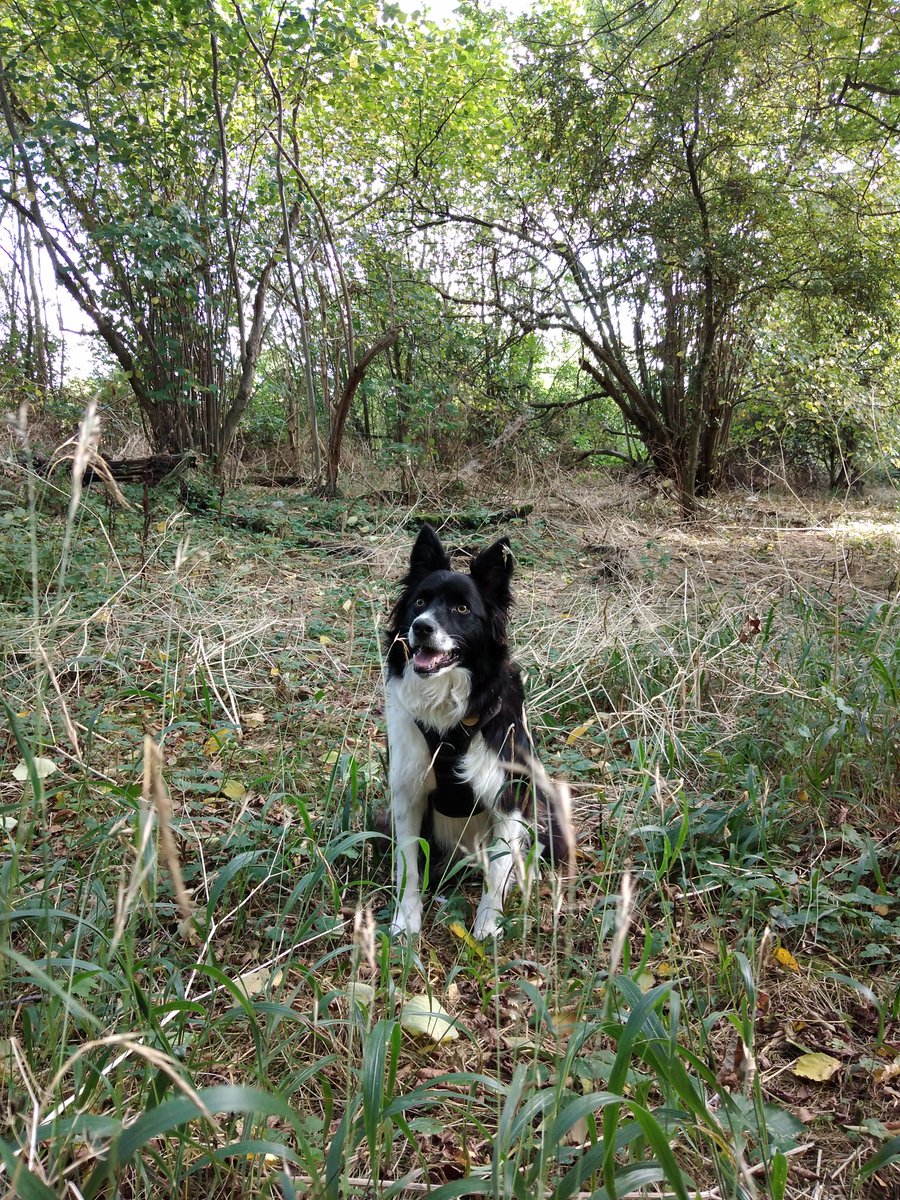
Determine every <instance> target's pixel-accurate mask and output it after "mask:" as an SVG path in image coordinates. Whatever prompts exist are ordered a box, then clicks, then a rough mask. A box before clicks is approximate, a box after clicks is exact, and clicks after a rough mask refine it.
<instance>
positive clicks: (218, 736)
mask: <svg viewBox="0 0 900 1200" xmlns="http://www.w3.org/2000/svg"><path fill="white" fill-rule="evenodd" d="M232 732H233V731H232V730H231V729H217V730H216V732H215V733H211V734H210V735H209V737H208V738H207V739H206V741H205V742H204V743H203V753H204V754H205V755H206V757H207V758H214V757H215V755H217V754H218V753H219V752H220V751H221V750H223V749H224V747H225V745H226V743H227V742H228V741H229V740H230V738H231V736H232Z"/></svg>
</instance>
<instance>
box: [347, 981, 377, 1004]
mask: <svg viewBox="0 0 900 1200" xmlns="http://www.w3.org/2000/svg"><path fill="white" fill-rule="evenodd" d="M347 996H348V997H349V998H350V999H351V1000H353V1001H354V1003H356V1004H358V1005H361V1006H362V1007H363V1008H371V1007H372V1005H373V1004H374V1003H375V989H374V988H373V987H372V985H371V984H370V983H363V982H362V981H361V980H356V981H355V982H353V983H348V984H347Z"/></svg>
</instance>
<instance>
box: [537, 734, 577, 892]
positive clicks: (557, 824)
mask: <svg viewBox="0 0 900 1200" xmlns="http://www.w3.org/2000/svg"><path fill="white" fill-rule="evenodd" d="M528 771H529V774H530V775H531V780H532V787H533V790H534V801H535V804H534V808H535V814H534V815H535V820H536V823H537V827H538V837H539V839H540V843H541V847H542V853H543V857H544V858H545V859H547V860H548V861H549V862H550V863H552V865H553V866H554V867H555V869H556V870H557V871H558V872H559V873H560V875H563V876H568V875H569V874H571V873H572V872H573V871H574V869H575V825H574V823H573V821H572V797H571V794H570V792H569V785H568V784H567V783H566V782H565V780H563V779H559V780H553V779H551V778H550V776H549V775H548V774H547V772H546V771H545V770H544V767H543V764H542V763H541V762H540V760H539V759H537V758H534V757H532V758H531V760H530V761H529V763H528Z"/></svg>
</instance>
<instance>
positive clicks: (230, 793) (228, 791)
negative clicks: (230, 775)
mask: <svg viewBox="0 0 900 1200" xmlns="http://www.w3.org/2000/svg"><path fill="white" fill-rule="evenodd" d="M219 792H220V794H221V795H223V796H227V797H228V799H229V800H243V798H244V796H246V794H247V789H246V788H245V787H244V785H243V784H242V783H241V781H240V780H239V779H223V780H222V786H221V787H220V788H219Z"/></svg>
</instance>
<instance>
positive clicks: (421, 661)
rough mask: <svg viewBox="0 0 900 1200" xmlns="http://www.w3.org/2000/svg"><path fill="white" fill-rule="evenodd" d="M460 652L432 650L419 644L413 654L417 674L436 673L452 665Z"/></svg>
mask: <svg viewBox="0 0 900 1200" xmlns="http://www.w3.org/2000/svg"><path fill="white" fill-rule="evenodd" d="M458 658H459V654H458V652H457V651H456V650H430V649H428V647H427V646H419V647H418V649H417V650H416V651H415V653H414V654H413V667H414V668H415V671H416V674H417V675H434V674H435V673H436V672H437V671H442V670H443V669H444V667H452V666H453V664H454V663H455V662H456V660H457V659H458Z"/></svg>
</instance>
